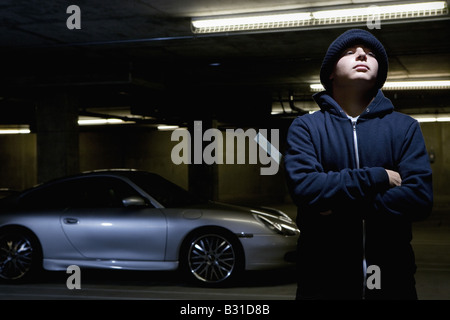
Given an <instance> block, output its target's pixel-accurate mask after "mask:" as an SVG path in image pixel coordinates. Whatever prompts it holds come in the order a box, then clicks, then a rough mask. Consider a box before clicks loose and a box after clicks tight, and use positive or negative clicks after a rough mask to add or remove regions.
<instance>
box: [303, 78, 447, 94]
mask: <svg viewBox="0 0 450 320" xmlns="http://www.w3.org/2000/svg"><path fill="white" fill-rule="evenodd" d="M309 88H310V90H311V91H312V92H319V91H323V90H325V89H324V88H323V86H322V85H321V84H320V83H314V84H310V85H309ZM382 89H383V90H439V89H450V80H435V81H388V82H386V83H385V84H384V86H383V88H382Z"/></svg>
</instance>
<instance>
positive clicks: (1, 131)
mask: <svg viewBox="0 0 450 320" xmlns="http://www.w3.org/2000/svg"><path fill="white" fill-rule="evenodd" d="M30 132H31V131H30V129H0V134H28V133H30Z"/></svg>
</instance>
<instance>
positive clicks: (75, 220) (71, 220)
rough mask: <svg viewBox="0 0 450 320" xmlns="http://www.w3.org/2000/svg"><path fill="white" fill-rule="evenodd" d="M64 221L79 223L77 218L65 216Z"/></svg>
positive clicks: (66, 222)
mask: <svg viewBox="0 0 450 320" xmlns="http://www.w3.org/2000/svg"><path fill="white" fill-rule="evenodd" d="M63 221H64V223H65V224H77V223H78V219H77V218H64V220H63Z"/></svg>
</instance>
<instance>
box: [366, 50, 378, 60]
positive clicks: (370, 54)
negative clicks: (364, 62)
mask: <svg viewBox="0 0 450 320" xmlns="http://www.w3.org/2000/svg"><path fill="white" fill-rule="evenodd" d="M367 54H368V55H369V56H371V57H374V58H375V57H376V56H375V53H373V52H372V51H370V52H369V53H367Z"/></svg>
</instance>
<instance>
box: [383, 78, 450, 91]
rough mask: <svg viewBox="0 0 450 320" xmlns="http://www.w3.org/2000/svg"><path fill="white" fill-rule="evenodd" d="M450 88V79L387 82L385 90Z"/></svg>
mask: <svg viewBox="0 0 450 320" xmlns="http://www.w3.org/2000/svg"><path fill="white" fill-rule="evenodd" d="M437 89H450V80H437V81H392V82H386V83H385V84H384V86H383V90H437Z"/></svg>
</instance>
